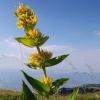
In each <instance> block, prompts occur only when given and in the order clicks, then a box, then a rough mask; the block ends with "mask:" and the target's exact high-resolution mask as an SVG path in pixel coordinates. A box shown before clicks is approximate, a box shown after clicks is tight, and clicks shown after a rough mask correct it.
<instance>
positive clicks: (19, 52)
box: [0, 0, 100, 72]
mask: <svg viewBox="0 0 100 100" xmlns="http://www.w3.org/2000/svg"><path fill="white" fill-rule="evenodd" d="M19 3H23V4H25V5H27V6H29V7H30V8H32V9H33V10H34V11H35V12H36V14H37V16H38V22H37V25H36V27H37V28H38V29H39V30H40V31H41V32H42V33H45V34H46V35H49V37H50V39H49V40H48V42H47V43H46V44H45V45H44V48H46V49H48V50H51V51H52V52H53V53H54V55H55V56H57V55H60V54H63V53H70V56H69V58H68V60H67V61H66V62H64V63H63V66H66V65H70V66H71V67H72V64H73V65H75V66H76V68H77V69H78V71H79V72H82V71H88V70H91V68H90V67H89V66H91V67H93V68H92V69H93V71H94V72H99V70H100V67H99V65H100V61H99V58H100V0H0V11H1V12H0V40H1V42H0V63H1V65H0V68H17V67H18V66H21V65H20V63H21V61H20V59H22V58H23V59H24V58H25V55H28V54H29V53H30V52H32V50H31V49H29V48H26V47H24V46H21V49H20V46H19V44H18V43H17V42H16V41H14V38H15V37H17V36H23V34H24V33H23V30H21V29H18V28H17V27H16V22H17V19H16V17H15V16H14V11H15V10H16V7H17V6H18V5H19ZM17 56H18V57H19V56H20V57H19V58H18V57H17ZM26 58H27V57H26ZM26 58H25V59H26ZM16 60H18V62H16ZM5 62H6V63H5ZM71 63H72V64H71ZM18 64H19V65H18ZM13 66H16V67H13ZM86 66H87V67H86ZM18 68H19V67H18ZM61 68H62V67H61ZM89 68H90V69H89ZM63 69H66V67H64V68H63ZM72 69H75V68H73V67H72ZM72 69H71V68H70V67H67V69H66V70H68V71H69V72H70V71H72Z"/></svg>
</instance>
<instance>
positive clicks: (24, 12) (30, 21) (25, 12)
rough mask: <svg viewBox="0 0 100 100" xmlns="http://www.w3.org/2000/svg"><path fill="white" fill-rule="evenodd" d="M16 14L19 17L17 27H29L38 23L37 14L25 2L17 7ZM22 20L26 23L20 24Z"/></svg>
mask: <svg viewBox="0 0 100 100" xmlns="http://www.w3.org/2000/svg"><path fill="white" fill-rule="evenodd" d="M15 15H16V17H17V18H18V25H17V27H19V26H21V27H20V28H26V29H29V28H32V27H34V26H35V25H36V22H37V16H36V14H35V13H34V12H33V11H32V10H31V9H29V8H28V7H27V6H25V5H23V4H21V5H19V7H18V8H17V9H16V11H15ZM20 21H21V22H22V23H24V25H23V24H19V23H20Z"/></svg>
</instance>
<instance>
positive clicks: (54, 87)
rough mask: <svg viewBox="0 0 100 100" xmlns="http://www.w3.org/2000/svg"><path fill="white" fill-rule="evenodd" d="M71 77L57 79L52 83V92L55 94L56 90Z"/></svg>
mask: <svg viewBox="0 0 100 100" xmlns="http://www.w3.org/2000/svg"><path fill="white" fill-rule="evenodd" d="M68 80H69V79H68V78H61V79H57V80H55V81H54V82H53V83H52V87H51V90H50V94H51V95H52V94H54V93H55V92H57V90H58V88H59V87H60V86H62V85H64V84H65V83H66V82H67V81H68Z"/></svg>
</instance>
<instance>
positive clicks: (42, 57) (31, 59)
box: [29, 50, 52, 68]
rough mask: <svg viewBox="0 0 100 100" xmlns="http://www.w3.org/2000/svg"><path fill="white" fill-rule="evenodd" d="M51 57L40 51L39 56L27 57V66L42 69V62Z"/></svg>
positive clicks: (47, 53) (46, 52) (50, 54)
mask: <svg viewBox="0 0 100 100" xmlns="http://www.w3.org/2000/svg"><path fill="white" fill-rule="evenodd" d="M51 57H52V53H51V52H48V51H44V50H41V54H38V53H36V54H31V55H30V56H29V64H33V65H34V64H35V65H37V66H38V67H40V68H41V67H42V64H43V62H44V61H46V60H48V59H50V58H51Z"/></svg>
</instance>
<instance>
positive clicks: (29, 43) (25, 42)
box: [15, 36, 49, 48]
mask: <svg viewBox="0 0 100 100" xmlns="http://www.w3.org/2000/svg"><path fill="white" fill-rule="evenodd" d="M48 38H49V37H48V36H41V37H40V38H35V39H32V38H26V37H17V38H15V39H16V40H17V41H18V42H19V43H21V44H23V45H25V46H28V47H30V48H33V47H34V46H41V45H42V44H44V43H45V42H46V41H47V40H48Z"/></svg>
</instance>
